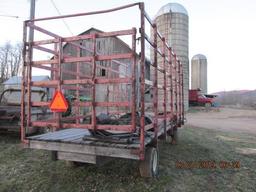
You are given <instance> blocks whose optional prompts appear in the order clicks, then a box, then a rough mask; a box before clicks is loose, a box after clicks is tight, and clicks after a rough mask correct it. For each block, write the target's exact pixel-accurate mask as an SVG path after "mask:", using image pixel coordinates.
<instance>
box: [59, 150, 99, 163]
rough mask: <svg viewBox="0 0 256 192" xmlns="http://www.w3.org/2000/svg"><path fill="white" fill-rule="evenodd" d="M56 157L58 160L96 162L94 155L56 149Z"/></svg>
mask: <svg viewBox="0 0 256 192" xmlns="http://www.w3.org/2000/svg"><path fill="white" fill-rule="evenodd" d="M57 157H58V159H59V160H66V161H76V162H83V163H92V164H96V156H95V155H87V154H81V153H70V152H62V151H58V152H57Z"/></svg>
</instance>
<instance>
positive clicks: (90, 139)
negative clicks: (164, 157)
mask: <svg viewBox="0 0 256 192" xmlns="http://www.w3.org/2000/svg"><path fill="white" fill-rule="evenodd" d="M167 127H168V129H170V128H171V126H170V124H168V125H167ZM163 132H164V130H163V126H162V125H160V126H159V132H158V136H160V135H162V134H163ZM153 138H154V133H153V132H145V143H144V144H145V146H147V145H148V144H149V143H150V142H152V141H153ZM28 140H29V148H32V149H43V150H50V151H54V152H56V157H57V159H63V160H69V161H79V162H88V163H97V158H98V157H118V158H127V159H136V160H138V159H139V148H140V140H139V137H138V136H137V137H133V140H132V142H123V141H119V140H118V139H117V140H114V141H111V140H105V139H101V138H97V137H94V136H92V135H91V133H90V132H89V131H88V130H87V129H78V128H70V129H63V130H59V131H55V132H49V133H45V134H41V135H36V136H31V137H28Z"/></svg>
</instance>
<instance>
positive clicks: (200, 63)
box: [191, 54, 207, 94]
mask: <svg viewBox="0 0 256 192" xmlns="http://www.w3.org/2000/svg"><path fill="white" fill-rule="evenodd" d="M198 88H199V89H201V92H202V93H205V94H206V93H207V58H206V57H205V56H204V55H202V54H197V55H195V56H194V57H192V60H191V89H198Z"/></svg>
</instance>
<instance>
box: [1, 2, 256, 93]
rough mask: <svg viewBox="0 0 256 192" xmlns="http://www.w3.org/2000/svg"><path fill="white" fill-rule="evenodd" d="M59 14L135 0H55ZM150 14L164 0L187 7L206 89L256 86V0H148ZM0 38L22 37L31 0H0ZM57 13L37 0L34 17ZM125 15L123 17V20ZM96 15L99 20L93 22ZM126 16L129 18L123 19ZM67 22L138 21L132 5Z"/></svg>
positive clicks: (75, 28) (120, 24)
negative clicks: (202, 61)
mask: <svg viewBox="0 0 256 192" xmlns="http://www.w3.org/2000/svg"><path fill="white" fill-rule="evenodd" d="M53 1H54V2H55V4H56V6H57V8H58V9H59V11H60V12H61V14H70V13H77V12H88V11H92V10H100V9H107V8H111V7H115V6H120V5H124V4H128V3H133V2H136V1H132V0H53ZM144 2H145V6H146V10H147V12H148V13H149V15H150V16H151V17H153V16H154V15H155V14H156V13H157V11H158V10H159V9H160V8H161V7H162V6H163V5H165V4H167V3H170V2H177V3H180V4H182V5H183V6H184V7H185V8H186V9H187V11H188V13H189V59H191V58H192V57H193V55H195V54H198V53H201V54H204V55H206V57H207V59H208V91H209V92H217V91H224V90H226V91H228V90H243V89H256V62H255V56H256V49H255V46H256V1H255V0H145V1H144ZM0 15H12V16H19V18H11V17H3V16H0V24H1V30H0V44H3V43H5V42H7V41H11V42H16V41H21V39H22V25H23V23H22V21H23V20H25V19H27V18H28V16H29V0H0ZM53 15H58V13H57V11H56V9H55V8H54V6H53V4H52V2H51V0H37V2H36V17H45V16H53ZM121 18H122V19H123V20H121ZM95 20H97V21H98V22H97V23H95ZM124 21H125V22H124ZM66 23H67V24H68V26H69V27H70V28H71V31H72V33H73V34H74V35H76V34H78V33H81V32H83V31H85V30H86V29H88V28H90V27H96V28H99V29H102V30H105V31H111V30H113V29H119V28H121V29H126V28H130V27H132V25H133V24H134V23H136V14H135V12H134V11H133V10H131V11H130V12H126V13H122V17H121V16H120V18H119V17H117V16H116V15H114V17H112V18H111V17H110V16H109V15H106V16H104V18H102V17H99V18H93V19H92V18H91V19H90V18H89V19H87V20H85V19H81V20H79V21H74V20H70V19H67V20H66ZM44 25H45V26H47V27H48V28H49V29H51V30H53V31H55V32H58V31H59V30H61V31H62V35H64V36H70V35H71V32H70V31H69V30H68V29H67V27H65V25H64V23H63V21H61V20H60V21H57V22H54V23H51V24H50V23H44Z"/></svg>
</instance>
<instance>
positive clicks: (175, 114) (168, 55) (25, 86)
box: [21, 3, 184, 160]
mask: <svg viewBox="0 0 256 192" xmlns="http://www.w3.org/2000/svg"><path fill="white" fill-rule="evenodd" d="M136 6H138V7H139V10H140V28H139V34H140V36H139V37H137V29H136V28H132V29H128V30H121V31H112V32H96V33H94V34H88V35H79V36H73V37H61V36H59V35H57V34H54V33H52V32H50V31H48V30H46V29H43V28H41V27H39V26H37V25H36V22H39V21H46V20H54V19H63V18H70V17H80V16H86V15H94V14H102V13H109V12H113V11H118V10H123V9H127V8H130V7H136ZM145 22H148V23H149V25H150V27H151V28H153V39H150V38H149V36H148V35H147V34H146V31H145ZM28 28H32V29H34V30H35V31H38V32H41V33H44V34H46V35H48V36H50V37H51V38H50V39H45V40H37V41H33V42H28V41H27V29H28ZM123 35H129V36H131V38H132V42H131V52H130V53H120V54H110V55H99V54H98V53H97V51H96V39H97V38H102V37H117V36H123ZM158 38H160V43H158ZM89 39H90V40H92V42H93V46H92V50H89V51H90V52H91V53H92V55H91V56H81V55H80V54H79V52H80V50H87V51H88V48H86V47H84V46H82V45H80V44H77V43H76V41H79V40H89ZM138 39H139V40H140V54H137V52H136V41H137V40H138ZM23 42H24V48H23V59H24V63H23V71H22V77H23V78H22V98H21V140H22V142H24V143H28V140H27V139H26V129H27V128H28V127H31V126H37V127H45V126H52V127H53V128H54V129H55V130H56V129H62V128H69V127H72V128H85V129H94V130H118V131H128V132H133V131H134V130H135V129H136V112H137V111H139V114H140V125H139V130H140V148H139V153H138V155H139V157H140V159H141V160H143V159H144V157H145V142H144V141H145V131H146V130H147V129H148V128H153V130H154V140H153V145H155V146H157V143H158V141H157V140H158V137H159V125H158V124H159V121H160V120H163V122H164V131H163V135H164V137H165V138H166V135H167V131H169V130H170V129H171V128H172V126H171V125H170V122H175V121H178V120H181V119H184V103H183V100H184V91H183V72H182V66H181V63H180V61H179V60H178V59H177V56H176V54H174V52H173V49H172V48H171V47H170V46H169V45H168V43H167V42H166V39H165V37H163V36H162V35H161V34H160V33H159V31H158V30H157V25H156V24H155V23H154V22H153V21H152V20H151V19H150V17H149V16H148V14H147V13H146V11H145V7H144V3H134V4H130V5H126V6H121V7H117V8H114V9H109V10H102V11H94V12H88V13H79V14H72V15H64V16H57V17H47V18H39V19H34V20H28V21H25V22H24V33H23ZM146 42H148V43H149V44H150V46H151V49H152V50H153V53H154V54H153V58H152V59H153V62H152V63H153V64H152V67H153V69H154V74H153V77H154V81H153V83H152V84H151V83H149V84H150V85H151V87H152V89H153V99H152V104H153V108H154V109H153V114H154V119H153V124H150V125H147V126H146V125H145V113H146V111H145V95H144V93H145V85H146V83H147V80H146V79H145V62H146V56H145V51H146V47H145V43H146ZM64 43H69V44H71V45H72V46H74V47H75V48H76V50H77V55H75V56H68V55H65V54H64V53H63V45H64ZM47 44H52V45H54V49H53V50H52V49H49V48H46V47H43V46H44V45H47ZM33 49H37V50H40V51H43V52H47V53H51V54H53V55H54V56H53V58H52V59H50V60H41V61H36V60H33V59H32V58H33ZM138 55H139V62H140V78H139V79H138V80H139V83H140V90H139V95H140V98H139V99H140V101H139V103H140V105H139V106H137V108H136V103H137V102H136V99H137V97H136V95H137V94H138V93H136V67H137V63H138V58H137V57H138ZM159 56H160V57H161V58H162V67H160V66H159V65H158V57H159ZM118 59H129V60H130V61H131V76H125V77H117V78H108V76H109V75H107V76H106V78H102V77H101V78H99V77H97V76H96V68H101V69H105V70H106V71H107V73H108V74H109V73H110V72H112V73H117V74H118V73H120V71H117V70H114V69H112V64H113V62H115V61H116V64H118V65H120V66H122V65H125V64H123V63H122V62H119V61H118ZM96 61H111V64H110V66H108V67H106V66H99V65H97V64H96ZM63 63H69V64H73V65H75V66H76V70H75V71H67V70H66V71H65V70H62V64H63ZM82 64H88V65H90V66H91V67H92V74H91V76H87V75H84V74H81V73H80V71H79V70H78V69H79V66H81V65H82ZM46 65H47V66H46ZM32 68H41V69H45V70H49V71H50V72H51V76H52V80H50V81H41V82H32ZM126 72H127V68H126ZM159 72H160V73H161V74H163V77H164V78H163V84H159V81H158V78H159V77H158V73H159ZM62 74H71V75H75V78H74V79H69V80H63V79H62V77H61V76H62ZM122 83H123V84H129V85H131V100H130V101H111V102H110V101H106V102H97V101H96V85H97V84H107V85H109V84H122ZM79 84H86V85H90V86H91V87H92V100H91V101H83V102H81V101H79V100H77V101H75V102H74V104H73V106H75V113H76V116H74V117H66V118H63V117H61V114H60V113H54V114H53V118H52V119H49V120H45V121H31V108H32V107H34V106H37V107H40V106H41V107H43V106H48V105H49V101H47V102H32V101H31V88H32V87H35V86H37V87H49V88H55V90H59V91H62V90H75V95H76V97H77V98H78V97H79V95H80V91H81V90H83V89H85V88H82V87H80V86H79ZM160 89H161V90H163V92H164V99H163V101H160V104H161V105H162V106H163V107H164V110H163V112H161V111H159V107H158V105H159V101H158V99H159V97H158V90H160ZM126 90H127V87H126ZM107 91H108V96H109V91H110V90H109V88H107ZM26 92H28V97H27V98H26V97H25V93H26ZM115 93H116V94H117V95H118V94H120V91H118V90H116V91H115ZM126 96H127V93H126ZM174 96H175V98H174ZM113 97H114V96H113ZM168 99H169V103H167V101H168ZM81 106H84V107H91V108H92V110H91V113H89V114H87V115H88V116H91V117H92V118H91V123H90V124H81V123H80V122H79V118H81V117H83V116H82V115H81V114H80V109H79V107H81ZM99 106H101V107H126V108H129V109H130V110H131V117H132V120H131V124H130V125H98V124H97V121H96V107H99ZM136 110H137V111H136ZM116 113H119V110H117V111H116ZM62 119H75V123H63V122H62V121H61V120H62Z"/></svg>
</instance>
